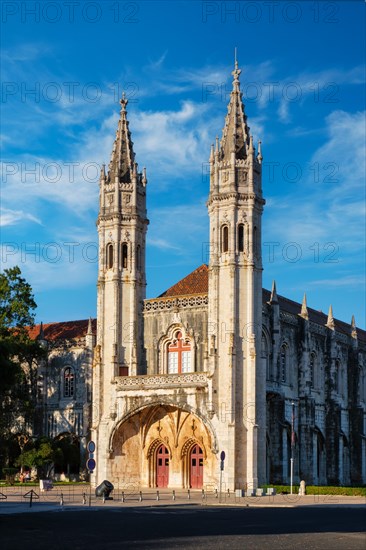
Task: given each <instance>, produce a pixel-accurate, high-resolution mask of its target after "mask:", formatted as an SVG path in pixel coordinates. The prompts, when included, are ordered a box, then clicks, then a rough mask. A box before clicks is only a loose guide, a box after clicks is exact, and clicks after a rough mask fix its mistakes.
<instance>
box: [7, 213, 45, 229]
mask: <svg viewBox="0 0 366 550" xmlns="http://www.w3.org/2000/svg"><path fill="white" fill-rule="evenodd" d="M22 221H31V222H34V223H37V224H39V225H42V222H41V220H40V219H39V218H37V217H36V216H33V215H32V214H29V213H27V212H24V211H23V210H11V209H9V208H1V210H0V226H2V227H5V226H7V225H15V224H17V223H21V222H22Z"/></svg>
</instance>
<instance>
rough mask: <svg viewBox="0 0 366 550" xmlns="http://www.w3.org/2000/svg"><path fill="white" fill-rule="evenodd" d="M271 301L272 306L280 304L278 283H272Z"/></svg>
mask: <svg viewBox="0 0 366 550" xmlns="http://www.w3.org/2000/svg"><path fill="white" fill-rule="evenodd" d="M269 301H270V303H271V304H278V296H277V289H276V281H273V283H272V291H271V298H270V300H269Z"/></svg>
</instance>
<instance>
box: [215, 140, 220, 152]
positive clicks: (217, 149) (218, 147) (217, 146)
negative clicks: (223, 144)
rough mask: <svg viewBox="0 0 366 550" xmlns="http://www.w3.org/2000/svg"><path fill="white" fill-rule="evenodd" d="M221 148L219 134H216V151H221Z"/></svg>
mask: <svg viewBox="0 0 366 550" xmlns="http://www.w3.org/2000/svg"><path fill="white" fill-rule="evenodd" d="M219 149H220V146H219V136H216V149H215V152H216V153H218V152H219Z"/></svg>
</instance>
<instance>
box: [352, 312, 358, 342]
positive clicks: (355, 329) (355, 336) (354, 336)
mask: <svg viewBox="0 0 366 550" xmlns="http://www.w3.org/2000/svg"><path fill="white" fill-rule="evenodd" d="M351 336H352V338H355V339H357V328H356V320H355V316H354V315H352V321H351Z"/></svg>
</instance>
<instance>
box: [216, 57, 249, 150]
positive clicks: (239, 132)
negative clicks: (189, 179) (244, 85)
mask: <svg viewBox="0 0 366 550" xmlns="http://www.w3.org/2000/svg"><path fill="white" fill-rule="evenodd" d="M231 74H232V76H233V89H232V91H231V94H230V101H229V105H228V113H227V116H226V119H225V126H224V128H223V131H222V139H221V155H222V160H230V158H231V153H232V151H233V150H234V153H235V158H236V159H245V158H246V157H247V155H248V149H249V130H250V128H249V127H248V125H247V117H246V114H245V110H244V105H243V102H242V95H243V94H242V92H241V91H240V80H239V77H240V74H241V69H239V66H238V61H237V57H236V48H235V59H234V70H233V71H232V73H231Z"/></svg>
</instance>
